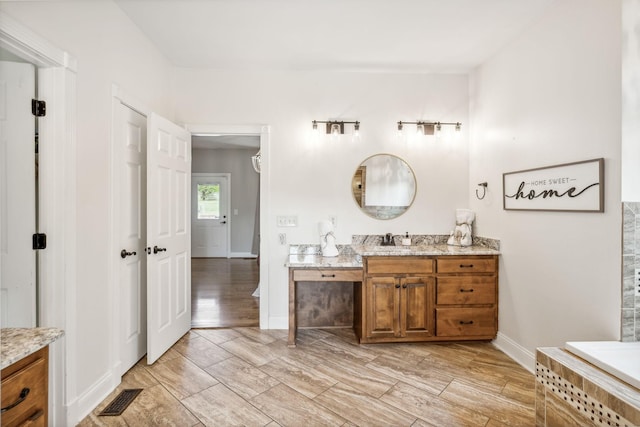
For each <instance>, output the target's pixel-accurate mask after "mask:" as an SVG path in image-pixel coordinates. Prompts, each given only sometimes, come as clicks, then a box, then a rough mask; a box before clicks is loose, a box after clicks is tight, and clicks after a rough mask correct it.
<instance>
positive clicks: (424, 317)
mask: <svg viewBox="0 0 640 427" xmlns="http://www.w3.org/2000/svg"><path fill="white" fill-rule="evenodd" d="M400 284H401V286H402V294H401V295H402V297H401V298H402V303H401V307H402V308H401V310H400V321H401V331H402V336H411V335H424V336H431V335H433V334H432V331H433V309H432V308H431V307H432V305H433V304H432V303H431V301H432V295H433V278H431V277H407V278H404V279H401V282H400Z"/></svg>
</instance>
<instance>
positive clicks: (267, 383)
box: [205, 357, 280, 399]
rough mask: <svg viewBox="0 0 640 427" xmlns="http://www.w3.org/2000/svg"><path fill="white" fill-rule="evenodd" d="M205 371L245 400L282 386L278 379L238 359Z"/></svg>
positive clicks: (210, 367) (228, 360) (224, 362)
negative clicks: (279, 385)
mask: <svg viewBox="0 0 640 427" xmlns="http://www.w3.org/2000/svg"><path fill="white" fill-rule="evenodd" d="M205 371H207V372H208V373H209V374H211V375H212V376H213V377H214V378H215V379H217V380H218V381H220V382H221V383H223V384H224V385H226V386H227V387H228V388H230V389H231V390H233V391H234V392H236V393H237V394H238V395H239V396H240V397H242V398H244V399H251V398H252V397H254V396H257V395H258V394H260V393H262V392H265V391H267V390H269V389H270V388H271V387H274V386H276V385H278V384H280V382H279V381H278V380H277V379H275V378H273V377H270V376H269V375H267V374H265V373H264V372H263V371H261V370H260V369H258V368H256V367H255V366H253V365H251V364H249V363H247V362H245V361H244V360H242V359H239V358H237V357H231V358H230V359H226V360H223V361H222V362H219V363H216V364H215V365H211V366H209V367H208V368H205Z"/></svg>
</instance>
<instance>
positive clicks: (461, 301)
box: [354, 255, 498, 343]
mask: <svg viewBox="0 0 640 427" xmlns="http://www.w3.org/2000/svg"><path fill="white" fill-rule="evenodd" d="M363 269H364V282H363V285H362V286H361V287H359V288H357V289H356V292H357V294H355V295H354V300H355V302H356V310H355V311H354V312H355V313H356V314H357V316H356V321H355V322H354V324H355V331H356V334H357V336H358V338H359V340H360V342H361V343H379V342H410V341H453V340H487V339H493V338H495V336H496V333H497V330H498V256H497V255H474V256H440V257H434V256H372V257H365V258H364V259H363Z"/></svg>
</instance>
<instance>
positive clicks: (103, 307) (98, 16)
mask: <svg viewBox="0 0 640 427" xmlns="http://www.w3.org/2000/svg"><path fill="white" fill-rule="evenodd" d="M0 8H2V10H3V11H4V12H6V13H7V14H9V15H10V16H12V17H13V18H15V19H16V20H17V21H18V22H20V23H22V24H23V25H24V26H26V27H28V28H30V29H31V30H32V31H33V32H35V33H37V34H39V35H41V36H42V37H43V38H45V39H47V40H49V41H50V42H51V43H52V44H53V45H54V46H56V47H58V48H60V49H63V50H65V51H68V52H69V53H71V54H72V55H74V56H75V58H76V59H77V61H78V73H77V100H76V101H77V135H76V136H77V153H76V156H77V164H76V165H75V168H76V176H77V183H76V184H77V197H78V200H77V212H76V217H77V224H76V226H77V242H76V244H77V248H78V250H77V254H78V257H77V259H76V260H69V264H68V265H67V266H65V268H69V267H70V266H75V267H76V277H77V284H76V291H75V299H76V301H77V304H76V306H74V307H66V310H71V311H75V317H76V319H77V325H76V330H77V336H75V337H74V338H73V340H69V341H72V342H76V343H78V346H77V348H68V349H67V357H70V358H73V360H76V361H77V365H76V366H75V371H74V372H67V381H68V384H67V396H66V402H67V404H68V405H69V411H70V414H71V418H70V419H69V423H70V424H71V423H74V422H75V421H78V420H77V419H75V418H74V417H82V416H84V413H86V411H89V410H91V409H92V408H93V407H94V406H95V405H96V404H97V403H99V402H100V400H102V399H103V398H104V397H105V396H104V395H102V393H104V391H105V390H106V391H109V388H110V387H111V386H112V384H113V382H114V381H116V382H117V381H119V378H112V377H111V376H110V373H111V372H110V369H111V366H110V363H112V360H110V358H111V357H113V347H112V346H111V345H110V344H111V341H110V337H112V336H113V333H114V331H115V329H114V328H116V327H117V326H118V319H113V318H112V313H111V311H110V310H111V306H112V304H113V303H114V302H113V301H111V300H110V298H111V295H112V290H111V289H110V283H109V282H108V278H109V275H110V271H109V260H110V258H109V254H108V253H107V251H108V247H109V245H108V243H109V237H110V236H109V209H110V205H109V185H110V182H109V179H110V178H109V155H110V151H109V144H110V137H111V124H112V122H111V102H112V98H111V93H112V84H113V83H116V84H117V85H119V86H120V87H121V88H122V89H123V90H124V91H125V92H127V93H128V94H130V95H131V96H133V97H135V98H137V99H139V100H141V102H143V103H145V104H146V105H147V106H148V107H149V108H151V109H153V110H154V111H157V112H159V113H160V114H164V115H166V116H168V117H171V108H170V102H169V101H170V98H169V97H168V95H169V90H168V89H167V87H168V85H169V83H170V79H169V70H170V67H169V63H168V62H167V61H166V60H165V59H164V57H163V56H162V55H161V54H160V53H159V52H158V51H157V49H156V48H155V47H154V46H153V45H152V44H151V43H150V42H149V41H148V40H147V39H146V38H145V37H144V36H143V35H142V33H141V32H140V31H139V30H138V29H137V28H136V27H135V26H134V25H133V23H132V22H131V21H130V20H129V19H128V18H127V17H126V16H125V15H124V14H123V13H122V12H121V10H120V9H119V8H118V7H117V6H115V5H114V4H113V3H111V2H102V1H100V2H78V1H68V2H64V1H56V2H49V1H45V2H37V1H35V2H4V1H3V2H2V3H0ZM44 231H45V232H46V230H44ZM69 285H71V284H69Z"/></svg>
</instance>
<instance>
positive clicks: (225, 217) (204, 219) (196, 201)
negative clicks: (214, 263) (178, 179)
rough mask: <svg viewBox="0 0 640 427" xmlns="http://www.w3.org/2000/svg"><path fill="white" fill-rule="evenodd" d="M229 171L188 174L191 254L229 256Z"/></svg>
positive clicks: (207, 256) (205, 256) (212, 256)
mask: <svg viewBox="0 0 640 427" xmlns="http://www.w3.org/2000/svg"><path fill="white" fill-rule="evenodd" d="M229 178H230V177H229V174H205V173H194V174H193V175H192V177H191V256H192V257H202V258H209V257H211V258H214V257H216V258H218V257H220V258H228V257H229V243H228V242H229Z"/></svg>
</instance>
